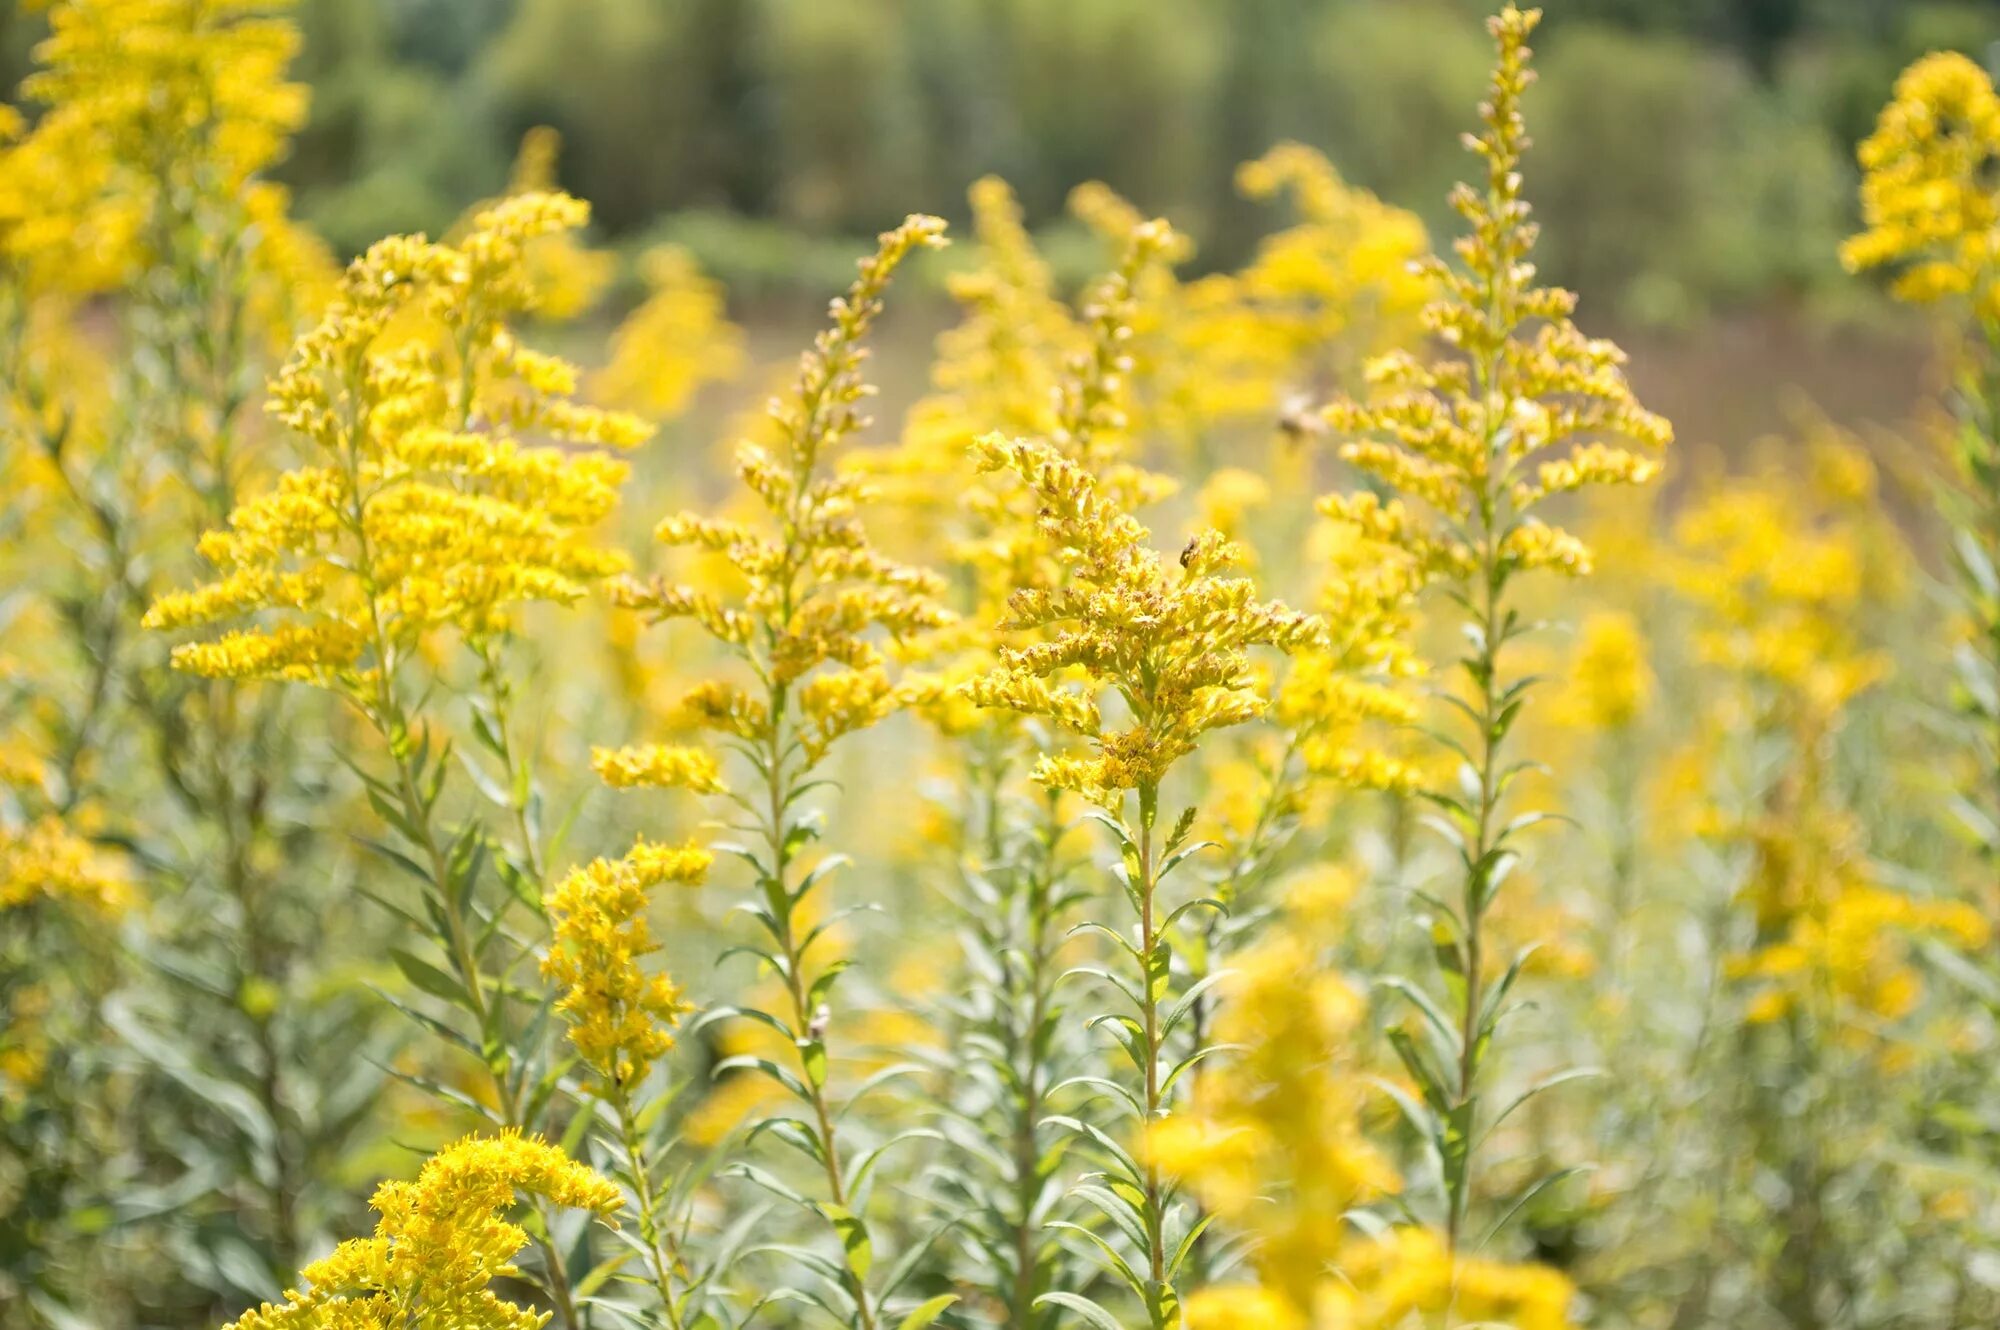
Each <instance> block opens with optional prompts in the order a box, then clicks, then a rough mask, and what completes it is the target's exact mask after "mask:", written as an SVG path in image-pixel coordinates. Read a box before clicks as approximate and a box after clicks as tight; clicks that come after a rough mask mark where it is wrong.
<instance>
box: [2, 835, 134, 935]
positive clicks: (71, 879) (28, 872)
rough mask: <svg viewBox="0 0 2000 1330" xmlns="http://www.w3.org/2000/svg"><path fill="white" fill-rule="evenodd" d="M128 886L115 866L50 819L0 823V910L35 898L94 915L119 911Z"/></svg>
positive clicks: (23, 903)
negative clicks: (13, 824) (17, 824)
mask: <svg viewBox="0 0 2000 1330" xmlns="http://www.w3.org/2000/svg"><path fill="white" fill-rule="evenodd" d="M129 895H130V883H129V882H128V881H127V880H126V877H125V874H124V873H123V871H121V869H120V868H119V866H118V864H117V863H116V862H115V861H114V860H112V859H111V858H110V857H109V856H107V855H106V854H105V853H104V852H103V851H101V850H99V849H98V848H97V847H96V846H94V845H92V844H91V843H90V842H89V841H87V840H85V839H83V838H82V837H81V836H78V835H77V834H76V833H75V832H73V831H71V830H70V829H69V828H68V827H67V826H65V825H64V824H63V822H62V819H60V818H58V817H55V816H54V815H44V816H42V817H39V818H36V819H35V820H34V821H32V822H30V823H28V824H27V825H26V826H24V827H20V828H14V827H9V826H6V825H4V824H0V910H9V909H13V908H15V907H17V906H23V905H29V904H32V903H33V902H35V901H38V900H48V901H54V902H57V903H59V904H70V905H75V906H79V907H81V908H82V909H84V910H87V911H89V912H91V913H94V914H100V915H101V914H109V913H113V912H115V911H116V910H118V909H119V908H121V907H122V906H123V905H124V904H125V903H126V901H127V899H128V898H129Z"/></svg>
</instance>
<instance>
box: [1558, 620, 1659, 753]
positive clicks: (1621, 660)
mask: <svg viewBox="0 0 2000 1330" xmlns="http://www.w3.org/2000/svg"><path fill="white" fill-rule="evenodd" d="M1653 683H1654V680H1653V673H1652V667H1651V666H1650V665H1649V664H1648V663H1647V660H1646V638H1645V635H1644V634H1643V633H1642V632H1641V631H1640V628H1639V622H1638V620H1637V619H1635V618H1633V617H1632V616H1631V615H1630V614H1626V613H1624V612H1622V611H1617V610H1602V611H1598V612H1597V613H1594V614H1591V615H1589V616H1587V617H1586V618H1585V619H1584V621H1583V623H1582V625H1581V626H1580V627H1579V628H1578V629H1577V643H1576V653H1575V657H1574V664H1573V666H1572V687H1573V688H1574V690H1575V691H1574V694H1573V697H1572V700H1571V714H1572V716H1573V718H1574V719H1575V720H1576V721H1577V723H1579V724H1580V725H1583V726H1585V727H1588V728H1590V729H1595V730H1616V729H1622V728H1624V727H1626V726H1629V725H1631V724H1632V723H1633V722H1634V721H1635V720H1637V719H1638V718H1639V716H1640V715H1641V714H1643V713H1644V711H1645V709H1646V706H1647V703H1648V702H1649V701H1650V699H1651V697H1652V693H1653Z"/></svg>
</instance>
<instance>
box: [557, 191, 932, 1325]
mask: <svg viewBox="0 0 2000 1330" xmlns="http://www.w3.org/2000/svg"><path fill="white" fill-rule="evenodd" d="M943 243H944V224H943V223H942V222H940V221H939V220H938V219H936V218H933V217H924V216H915V217H911V218H909V219H908V220H907V221H905V222H904V223H903V225H902V226H900V227H898V228H897V229H895V230H893V231H889V232H886V233H884V234H883V236H882V238H881V244H880V247H879V248H878V249H877V250H876V252H875V254H874V255H873V256H871V257H870V258H868V259H866V260H864V261H863V262H862V264H861V273H860V276H859V277H858V278H856V280H855V282H854V285H853V286H852V287H850V288H849V290H848V292H847V294H846V295H844V296H842V297H841V298H840V299H838V300H836V301H834V303H833V309H832V320H833V321H832V326H831V327H830V328H829V329H828V330H827V331H825V332H824V333H822V334H821V335H820V337H819V339H818V340H817V341H816V342H815V344H814V346H813V349H812V350H810V351H808V352H807V353H806V354H805V356H804V357H803V359H802V361H801V363H800V367H799V372H798V379H797V382H796V384H795V386H794V389H793V391H792V393H791V394H790V395H789V396H788V397H786V398H780V399H776V400H774V401H773V403H772V405H771V419H772V423H773V424H774V425H775V426H776V431H775V432H776V434H777V435H778V436H779V438H780V440H781V442H780V444H779V446H778V447H777V448H776V449H767V448H765V447H764V446H762V445H760V444H758V443H755V442H751V441H747V440H746V441H745V442H744V443H742V444H741V445H739V447H738V449H737V453H736V469H737V477H738V479H739V481H740V482H741V483H742V485H743V486H744V488H745V490H747V491H748V494H749V495H750V496H751V498H752V499H753V500H754V503H753V505H752V509H753V511H755V512H756V513H757V515H758V517H760V518H761V524H760V525H751V524H750V522H748V521H735V520H730V519H727V518H713V517H708V516H706V515H703V514H700V513H693V512H687V513H681V514H677V515H675V516H671V517H668V518H667V519H665V520H664V521H663V522H661V524H660V526H659V528H658V530H657V531H656V532H655V536H656V538H657V539H658V540H659V541H660V542H661V543H663V544H665V545H668V546H676V547H692V548H694V549H696V550H698V551H705V552H708V553H710V554H712V555H714V556H717V557H719V558H720V559H722V560H724V561H726V563H727V564H728V565H729V567H730V568H731V569H732V570H733V572H734V574H735V577H736V579H738V584H739V585H740V587H741V588H742V590H741V591H740V593H739V595H740V600H738V601H737V603H734V604H732V603H729V602H728V601H725V600H724V599H723V598H722V597H721V596H720V595H718V594H717V593H716V592H714V591H711V590H709V589H707V588H705V587H702V586H698V585H690V584H686V583H676V582H671V581H668V580H666V579H665V578H655V579H652V580H650V581H640V580H637V579H627V580H625V581H624V582H622V583H621V584H620V585H619V587H618V590H617V599H618V601H619V603H620V604H621V605H622V606H623V607H625V608H627V609H631V610H636V611H638V612H640V613H642V614H644V615H646V616H647V617H649V618H650V619H652V620H655V621H672V620H679V619H691V620H693V621H694V623H695V624H696V625H697V626H698V627H700V628H701V629H702V630H703V631H704V632H705V633H707V634H708V635H709V636H711V637H712V638H714V639H715V641H716V642H717V643H718V644H719V645H720V646H722V647H723V648H724V650H725V652H726V653H727V655H728V656H729V657H731V658H732V659H733V660H734V661H735V662H736V663H737V664H738V666H739V667H740V670H741V673H742V674H743V676H744V681H743V682H738V681H737V680H735V679H732V678H717V679H713V680H710V681H708V682H706V683H702V684H698V685H696V686H695V687H694V688H692V689H691V690H690V691H689V692H688V694H687V696H686V697H685V698H684V700H683V702H682V706H683V708H684V709H685V712H686V715H687V718H688V720H689V722H690V723H692V724H693V725H694V726H696V727H698V728H700V729H703V730H706V731H708V732H709V733H711V734H713V735H714V736H715V738H716V742H717V745H718V746H719V747H720V748H722V750H723V751H724V753H726V754H729V755H733V756H734V757H736V758H737V760H738V761H739V762H741V763H742V765H743V766H744V767H745V768H746V772H747V778H746V779H747V783H746V784H745V785H744V786H743V788H740V789H738V788H733V787H732V786H730V785H728V784H726V783H725V779H724V775H723V770H722V763H721V761H720V760H719V758H718V757H717V755H716V754H715V753H713V752H711V751H710V750H708V749H704V748H689V747H677V746H669V745H660V744H650V745H641V746H636V747H631V748H622V749H606V750H600V751H599V753H598V754H597V756H596V766H597V770H598V772H599V774H600V775H602V776H603V777H604V779H605V780H606V781H608V782H609V783H610V784H612V785H614V786H619V787H626V788H630V787H666V788H680V789H685V790H689V791H692V792H694V793H696V794H702V795H709V796H716V797H720V798H722V799H724V800H726V801H727V803H728V804H729V805H730V806H731V807H732V808H733V809H735V810H736V813H737V815H738V816H739V817H740V818H741V819H742V821H741V823H740V825H739V826H738V827H737V829H738V830H739V832H740V834H742V835H743V836H745V837H746V838H747V841H746V843H745V844H743V845H741V846H740V847H736V852H737V853H738V854H740V855H741V857H742V858H744V859H745V860H746V861H747V862H748V863H749V865H750V867H751V869H752V872H753V874H754V877H753V880H752V882H751V884H750V886H751V889H750V896H749V900H748V903H747V904H746V906H745V907H744V908H745V910H746V912H747V913H748V914H749V916H750V918H751V919H753V920H754V921H755V923H756V925H757V928H758V932H759V936H758V937H757V939H756V940H755V941H753V942H750V943H747V944H744V946H743V947H742V948H741V950H743V951H745V952H747V953H748V954H749V955H750V956H752V957H753V958H755V959H756V960H758V961H759V962H761V964H762V965H763V966H765V967H766V968H767V969H768V971H769V973H770V974H771V976H772V977H774V978H775V979H776V980H777V981H778V985H779V987H780V988H781V990H782V994H783V996H782V999H781V1001H780V1002H779V1003H778V1004H777V1005H776V1008H775V1010H772V1009H765V1008H763V1007H760V1006H752V1005H740V1006H736V1007H732V1008H728V1009H726V1010H719V1011H717V1012H715V1013H713V1014H715V1015H735V1016H738V1017H740V1018H742V1019H745V1020H751V1021H755V1022H757V1023H759V1024H761V1025H763V1026H765V1027H767V1028H769V1029H771V1030H773V1031H774V1032H776V1033H777V1034H778V1035H779V1036H780V1038H781V1040H782V1044H783V1052H782V1053H780V1054H779V1055H778V1057H775V1058H773V1057H763V1056H759V1055H757V1054H745V1055H741V1056H738V1057H734V1058H730V1059H726V1060H724V1061H723V1062H722V1063H720V1064H719V1065H718V1066H717V1067H716V1072H717V1074H728V1073H731V1072H738V1073H742V1074H746V1075H753V1076H763V1077H768V1078H769V1079H770V1080H771V1081H772V1082H773V1083H774V1084H775V1085H776V1086H777V1087H778V1088H779V1089H780V1090H782V1091H783V1092H784V1096H785V1097H786V1098H788V1099H790V1100H791V1101H794V1102H795V1103H796V1105H797V1115H794V1114H793V1113H791V1112H785V1111H778V1112H774V1113H773V1114H772V1115H770V1116H768V1117H764V1118H762V1119H760V1120H759V1121H758V1122H757V1123H756V1125H755V1127H754V1128H753V1134H754V1136H755V1137H756V1138H758V1139H761V1140H766V1141H769V1142H771V1143H772V1144H773V1145H777V1146H782V1147H785V1148H786V1149H788V1150H790V1151H792V1152H794V1153H795V1154H797V1155H798V1156H800V1157H801V1158H802V1159H803V1160H804V1161H806V1162H807V1163H808V1164H810V1165H811V1166H812V1170H811V1171H812V1173H813V1177H812V1181H811V1182H810V1183H808V1184H806V1190H804V1191H801V1190H798V1189H795V1188H794V1187H793V1186H792V1184H790V1183H789V1182H787V1181H785V1180H784V1179H782V1178H780V1177H778V1176H776V1175H774V1174H771V1173H769V1172H767V1171H765V1170H764V1169H763V1168H761V1167H759V1166H757V1165H754V1164H751V1163H748V1162H745V1163H742V1164H739V1165H738V1166H737V1167H738V1169H739V1171H740V1172H741V1173H742V1175H743V1176H745V1177H748V1178H750V1179H752V1180H753V1181H755V1182H757V1183H758V1184H759V1185H761V1186H763V1187H765V1188H766V1189H768V1190H769V1191H770V1192H772V1193H773V1194H774V1195H775V1196H777V1197H778V1198H779V1199H781V1200H783V1201H786V1202H790V1203H793V1204H796V1205H797V1206H799V1207H800V1208H802V1209H805V1210H808V1211H810V1212H811V1213H813V1214H815V1215H817V1216H818V1217H819V1219H820V1220H821V1221H822V1222H823V1223H824V1224H825V1225H826V1227H827V1229H828V1230H829V1231H830V1233H831V1235H832V1236H833V1238H834V1239H835V1242H836V1248H835V1255H833V1256H832V1257H828V1256H827V1255H825V1254H823V1253H821V1252H818V1251H814V1250H812V1249H809V1248H803V1247H801V1248H795V1249H792V1253H791V1254H792V1259H793V1263H794V1267H795V1270H796V1273H797V1275H801V1276H804V1280H803V1281H802V1282H801V1283H800V1284H799V1285H797V1286H790V1285H787V1286H785V1287H784V1288H782V1289H780V1290H777V1291H772V1292H767V1293H766V1294H764V1295H763V1297H761V1298H760V1299H759V1305H760V1306H763V1305H766V1304H771V1303H778V1302H782V1301H784V1300H786V1299H802V1300H805V1301H807V1302H809V1303H811V1304H812V1305H815V1306H818V1307H820V1308H821V1309H823V1310H824V1311H825V1312H826V1313H827V1314H828V1315H830V1316H831V1317H833V1318H834V1319H835V1320H836V1321H837V1322H838V1323H840V1324H843V1325H851V1326H857V1327H861V1328H862V1330H874V1327H876V1326H878V1325H883V1324H898V1325H907V1326H910V1327H911V1330H916V1327H918V1326H922V1325H927V1324H929V1323H930V1322H931V1321H933V1320H935V1319H936V1317H937V1315H938V1314H939V1313H940V1312H941V1311H942V1310H943V1309H944V1308H945V1307H946V1306H947V1305H949V1304H950V1302H951V1301H952V1300H953V1297H952V1295H950V1294H945V1295H941V1296H938V1297H933V1298H929V1299H926V1300H923V1301H922V1302H921V1305H919V1306H916V1307H914V1308H906V1309H904V1310H903V1311H901V1312H898V1313H897V1314H896V1315H895V1317H894V1318H893V1319H892V1318H891V1313H890V1309H891V1307H892V1306H894V1305H896V1304H895V1303H894V1302H893V1301H892V1300H895V1299H897V1298H898V1297H899V1295H901V1294H902V1293H903V1290H902V1288H901V1287H900V1284H901V1276H902V1275H903V1274H906V1273H907V1271H908V1269H909V1266H908V1264H907V1263H906V1262H899V1263H898V1264H897V1265H895V1266H891V1267H890V1268H889V1270H888V1271H887V1274H886V1277H878V1276H876V1274H875V1254H874V1253H875V1240H874V1233H873V1221H872V1219H871V1216H870V1213H869V1211H870V1209H871V1207H872V1203H873V1197H874V1195H875V1193H876V1191H877V1182H876V1172H877V1170H878V1166H879V1165H880V1163H881V1161H882V1158H883V1151H884V1149H885V1148H886V1145H882V1144H878V1145H876V1146H874V1147H873V1148H870V1149H867V1150H865V1151H864V1150H861V1149H860V1148H858V1147H857V1145H856V1144H855V1143H854V1140H853V1132H852V1130H851V1129H850V1130H848V1131H846V1132H843V1130H842V1124H843V1122H844V1121H845V1119H846V1118H847V1117H848V1115H849V1113H850V1111H851V1108H852V1104H853V1103H854V1099H853V1098H852V1097H851V1096H852V1095H853V1094H856V1093H859V1091H851V1090H850V1089H849V1088H848V1087H847V1086H846V1085H845V1084H844V1083H843V1078H842V1077H841V1075H840V1072H841V1070H842V1068H841V1064H840V1063H839V1062H838V1061H837V1060H836V1054H835V1050H837V1049H838V1048H839V1047H840V1045H839V1042H838V1035H839V1034H840V1033H841V1032H842V1031H843V1030H844V1028H845V1025H846V1023H845V1022H842V1021H841V1020H840V1016H841V1014H842V1006H841V1005H840V1004H841V1003H842V995H841V992H840V991H839V990H838V989H837V987H836V985H837V984H838V981H839V980H840V978H841V976H842V973H843V971H844V970H845V969H846V968H847V965H846V962H845V961H843V960H839V959H834V958H832V957H830V956H829V954H828V953H829V950H830V948H829V946H828V945H826V944H827V943H829V942H830V939H829V937H828V933H829V930H830V929H831V928H832V927H833V926H834V925H835V923H836V921H837V920H838V919H839V918H840V917H841V916H840V913H837V912H836V913H832V914H829V913H825V909H826V907H825V906H824V905H823V903H822V897H823V896H824V894H825V891H826V889H827V887H828V885H829V881H830V878H831V876H832V874H833V873H834V872H835V871H836V870H837V869H838V868H839V867H840V865H841V862H842V861H841V859H840V857H838V856H835V855H831V854H825V853H822V852H819V851H816V850H815V849H814V848H813V847H814V844H815V842H817V841H818V840H819V839H820V836H821V834H822V828H821V821H820V817H819V815H818V813H817V811H816V809H815V807H814V804H813V800H812V796H813V793H814V791H815V789H816V788H818V787H820V786H821V785H824V784H825V783H826V782H825V778H824V776H823V774H822V768H823V766H824V764H825V762H826V759H827V757H828V755H829V753H830V752H831V750H832V749H833V747H834V745H835V744H836V743H838V742H839V741H840V740H842V739H844V738H846V737H847V736H849V735H851V734H853V733H855V732H856V731H858V730H862V729H866V728H868V727H869V726H872V725H874V724H876V723H878V722H879V721H881V720H882V719H884V718H885V717H887V716H888V715H889V714H891V713H892V712H893V711H895V710H896V709H897V708H899V707H901V706H903V705H906V704H908V703H909V702H911V701H913V700H916V699H917V698H919V697H921V696H922V695H923V693H924V689H925V685H924V684H923V683H922V681H921V680H898V679H896V678H894V677H893V676H892V675H891V673H890V669H889V662H888V660H887V658H886V657H885V654H884V651H883V649H882V646H881V645H879V644H878V643H877V642H876V641H873V640H871V637H872V636H874V635H876V634H880V635H882V636H883V637H886V638H890V639H897V640H903V639H908V638H911V637H913V636H916V635H919V634H922V633H924V632H926V631H928V630H931V629H934V628H938V627H942V626H943V625H944V624H945V623H947V622H948V620H949V616H948V615H947V614H946V613H945V611H943V610H942V609H941V608H940V607H939V606H938V605H937V604H936V603H935V598H936V596H937V595H938V594H939V592H940V591H941V590H942V587H941V584H940V583H939V580H938V579H937V577H936V576H935V575H934V574H931V573H928V572H925V571H923V570H921V569H917V568H913V567H909V566H907V565H903V564H900V563H898V562H896V561H895V560H893V559H891V558H889V557H887V556H886V555H883V554H881V553H880V552H878V551H877V550H875V549H874V548H873V547H872V546H871V545H870V544H869V541H868V536H867V531H866V528H865V527H864V526H863V525H862V521H861V517H860V509H861V508H862V505H863V504H864V503H865V502H866V500H867V497H868V494H867V490H866V488H865V487H864V486H863V485H862V484H860V483H859V482H857V481H855V480H853V479H846V478H842V477H840V476H839V475H837V474H835V473H834V471H833V467H832V463H833V461H834V454H835V451H836V449H838V448H839V446H840V445H841V444H842V443H843V442H845V441H847V439H848V436H850V435H851V434H853V433H854V432H856V431H857V430H858V429H860V428H862V427H863V426H864V424H865V418H864V417H863V416H862V414H861V410H862V404H863V402H864V400H865V398H866V397H867V396H868V395H869V392H870V387H869V385H868V383H867V382H866V381H865V380H864V379H863V378H862V376H861V367H862V361H863V357H864V356H865V355H866V348H865V346H864V345H863V339H864V338H865V336H866V335H867V333H868V330H869V327H870V325H871V324H872V323H873V322H874V320H875V318H876V317H877V315H878V314H879V313H880V312H881V309H882V297H883V294H884V291H885V289H886V288H887V286H888V283H889V279H890V276H891V275H892V274H893V273H894V272H895V271H896V269H897V267H898V266H899V265H901V264H902V263H903V261H904V260H906V259H907V258H909V257H910V255H912V254H913V253H916V252H918V251H921V250H924V249H930V248H937V247H939V246H941V245H942V244H943ZM637 857H638V856H637V855H635V858H637ZM639 871H643V870H639ZM867 1088H868V1087H867V1085H866V1084H865V1083H864V1085H863V1086H862V1087H861V1089H862V1090H863V1091H865V1090H866V1089H867Z"/></svg>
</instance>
